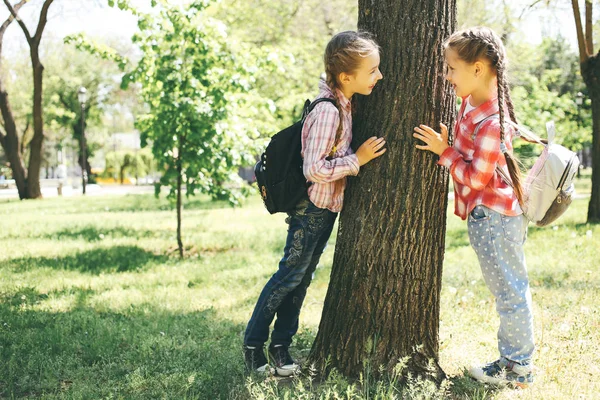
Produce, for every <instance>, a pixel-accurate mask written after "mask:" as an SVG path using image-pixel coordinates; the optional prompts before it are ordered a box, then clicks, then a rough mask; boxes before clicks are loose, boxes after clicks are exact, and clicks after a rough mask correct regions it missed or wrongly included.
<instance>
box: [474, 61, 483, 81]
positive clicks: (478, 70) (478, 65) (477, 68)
mask: <svg viewBox="0 0 600 400" xmlns="http://www.w3.org/2000/svg"><path fill="white" fill-rule="evenodd" d="M473 71H474V72H475V76H476V77H478V78H479V77H480V76H482V75H483V73H484V72H485V64H484V63H482V62H481V61H475V64H473Z"/></svg>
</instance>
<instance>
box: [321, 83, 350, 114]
mask: <svg viewBox="0 0 600 400" xmlns="http://www.w3.org/2000/svg"><path fill="white" fill-rule="evenodd" d="M319 89H320V90H321V94H322V95H324V96H325V97H329V98H337V100H338V102H339V103H340V106H341V107H342V109H343V110H346V111H348V112H350V111H351V110H352V102H351V101H350V99H348V98H346V96H344V93H342V91H341V90H340V89H337V88H336V89H335V95H334V94H333V91H332V90H331V88H330V87H329V85H328V84H327V82H325V80H323V79H321V80H320V81H319Z"/></svg>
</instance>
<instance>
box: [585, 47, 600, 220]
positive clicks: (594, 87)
mask: <svg viewBox="0 0 600 400" xmlns="http://www.w3.org/2000/svg"><path fill="white" fill-rule="evenodd" d="M581 76H582V77H583V80H584V82H585V85H586V87H587V89H588V92H589V94H590V98H591V100H592V152H591V155H592V196H591V198H590V204H589V206H588V215H587V222H589V223H600V52H598V54H596V55H594V56H592V57H589V58H588V59H587V60H586V61H585V62H583V63H582V64H581Z"/></svg>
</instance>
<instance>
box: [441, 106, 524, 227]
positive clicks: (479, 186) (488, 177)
mask: <svg viewBox="0 0 600 400" xmlns="http://www.w3.org/2000/svg"><path fill="white" fill-rule="evenodd" d="M466 104H467V98H466V97H465V98H463V102H462V106H461V107H460V111H459V113H458V115H459V118H458V120H457V121H456V125H455V127H454V133H455V135H454V145H453V146H452V147H449V148H447V149H446V150H445V151H444V152H443V153H442V154H441V156H440V160H439V161H438V164H439V165H443V166H445V167H448V168H449V169H450V174H451V175H452V179H453V180H454V195H455V196H454V213H455V214H456V215H458V216H459V217H461V218H462V219H467V217H468V215H469V213H470V212H471V211H473V208H475V206H477V205H484V206H486V207H488V208H490V209H492V210H494V211H497V212H498V213H500V214H503V215H508V216H515V215H520V214H522V211H521V207H520V206H519V202H518V201H517V197H516V196H515V193H514V191H513V189H512V188H511V187H510V186H509V185H507V184H506V183H505V182H504V181H503V180H502V178H501V177H500V175H499V174H498V172H497V171H496V165H499V166H500V168H502V169H503V170H504V171H505V172H506V174H507V175H508V169H507V167H506V160H505V158H504V155H503V154H502V152H501V151H500V122H499V120H498V119H489V120H487V121H485V122H484V123H483V124H482V125H481V127H480V128H479V132H478V133H477V137H475V139H474V140H473V139H472V135H473V133H474V132H475V128H476V127H477V124H478V123H479V122H481V121H482V120H483V119H485V118H486V117H488V116H490V115H493V114H497V113H498V100H497V99H496V98H494V99H492V100H489V101H488V102H486V103H484V104H482V105H480V106H479V107H476V108H475V109H473V110H471V111H469V112H468V113H467V114H466V115H463V114H464V110H465V106H466ZM506 115H508V111H507V112H506ZM505 126H506V131H505V143H506V147H507V148H508V150H512V143H511V140H512V136H513V132H514V130H513V128H512V127H509V126H508V124H506V125H505Z"/></svg>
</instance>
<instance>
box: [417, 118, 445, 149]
mask: <svg viewBox="0 0 600 400" xmlns="http://www.w3.org/2000/svg"><path fill="white" fill-rule="evenodd" d="M440 127H441V128H442V133H441V134H439V133H437V132H436V131H434V130H433V129H431V128H430V127H428V126H427V125H419V127H417V128H415V133H413V137H415V138H417V139H419V140H422V141H423V142H425V143H426V145H425V146H423V145H417V146H416V147H417V149H419V150H429V151H431V152H433V153H435V154H437V155H438V156H439V155H441V154H442V153H443V152H444V150H446V149H447V148H448V147H450V146H449V145H448V127H446V125H444V124H440Z"/></svg>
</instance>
